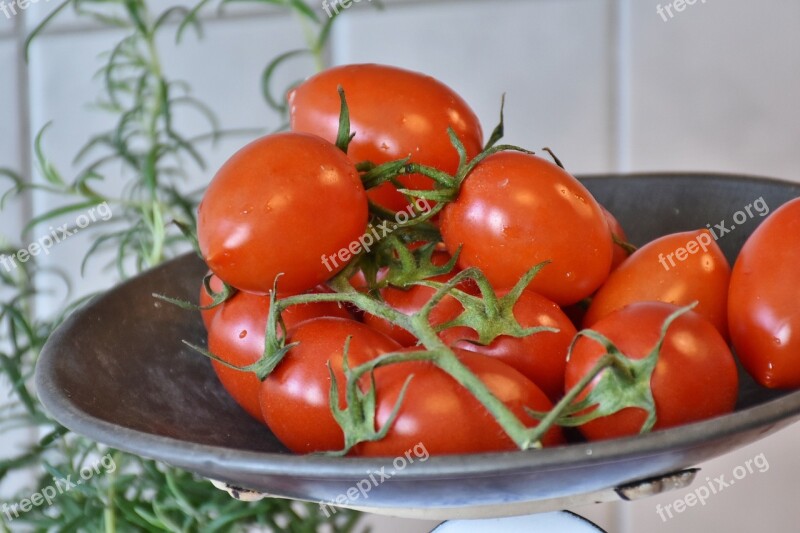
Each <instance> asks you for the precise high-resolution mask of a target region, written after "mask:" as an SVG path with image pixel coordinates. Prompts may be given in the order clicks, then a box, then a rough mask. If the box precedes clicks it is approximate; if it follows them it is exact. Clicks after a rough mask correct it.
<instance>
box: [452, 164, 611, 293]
mask: <svg viewBox="0 0 800 533" xmlns="http://www.w3.org/2000/svg"><path fill="white" fill-rule="evenodd" d="M440 226H441V231H442V237H443V239H444V242H445V244H446V245H447V249H448V251H449V252H450V253H451V254H455V253H456V250H458V249H459V247H461V255H460V256H459V266H460V267H461V268H467V267H472V266H474V267H478V268H480V270H481V271H482V272H483V273H484V274H485V275H486V277H487V278H488V279H489V281H490V282H491V283H492V285H493V286H494V287H495V288H496V289H508V288H511V287H513V286H514V285H515V284H516V283H517V281H518V280H519V279H520V278H521V277H522V276H523V275H524V274H525V273H526V272H528V271H529V270H530V269H531V268H533V267H534V266H536V265H538V264H540V263H542V262H544V261H548V260H549V261H551V263H550V264H548V265H547V266H546V267H545V268H544V269H542V271H541V272H540V273H539V275H537V276H536V278H535V279H534V280H533V282H532V283H531V284H530V286H529V288H530V289H531V290H533V291H535V292H538V293H539V294H542V295H543V296H546V297H547V298H549V299H551V300H553V301H554V302H556V303H557V304H559V305H569V304H573V303H575V302H578V301H580V300H582V299H583V298H586V297H587V296H589V295H591V294H592V293H593V292H594V291H595V290H597V288H598V287H600V285H601V284H602V283H603V281H605V279H606V277H607V276H608V273H609V270H610V268H611V258H612V255H613V243H612V239H611V233H610V231H609V228H608V223H607V222H606V219H605V217H604V215H603V211H602V209H601V208H600V205H599V204H598V203H597V201H595V199H594V198H593V197H592V195H591V193H590V192H589V191H588V190H587V189H586V188H585V187H584V186H583V185H582V184H581V183H580V182H579V181H578V180H577V179H575V178H574V177H572V176H571V175H570V174H569V173H567V172H566V171H565V170H563V169H562V168H560V167H559V166H557V165H555V164H553V163H551V162H549V161H546V160H545V159H542V158H540V157H537V156H533V155H529V154H523V153H519V152H500V153H497V154H494V155H492V156H489V157H487V158H486V159H484V160H483V161H481V162H480V163H479V164H478V165H476V167H475V168H474V170H472V172H471V173H470V174H469V175H468V176H467V178H466V179H465V180H464V182H463V184H462V186H461V191H460V193H459V195H458V198H457V199H456V200H455V201H454V202H453V203H451V204H448V205H447V207H445V208H444V210H443V212H442V216H441V219H440Z"/></svg>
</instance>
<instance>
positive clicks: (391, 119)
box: [289, 64, 483, 211]
mask: <svg viewBox="0 0 800 533" xmlns="http://www.w3.org/2000/svg"><path fill="white" fill-rule="evenodd" d="M338 86H342V88H344V91H345V94H346V97H347V103H348V107H349V109H350V126H351V130H352V131H353V132H354V133H355V134H356V136H355V138H354V139H353V141H352V142H351V143H350V148H349V151H348V154H349V155H350V157H351V158H352V159H353V160H354V161H372V162H373V163H376V164H380V163H385V162H388V161H393V160H397V159H403V158H405V157H408V156H409V155H410V156H411V160H412V162H414V163H420V164H423V165H428V166H431V167H435V168H437V169H439V170H443V171H444V172H447V173H449V174H454V173H455V172H456V170H457V168H458V154H457V152H456V150H455V149H454V148H453V145H452V144H451V143H450V138H449V136H448V133H447V129H448V128H452V129H453V130H454V131H455V133H456V135H457V136H458V138H459V139H460V140H461V142H462V143H463V144H464V147H465V148H466V151H467V156H468V157H469V158H472V157H475V156H476V155H477V154H478V153H480V151H481V149H482V147H483V131H482V130H481V126H480V122H479V121H478V117H477V116H476V115H475V113H474V112H473V111H472V109H470V107H469V105H467V103H466V102H465V101H464V100H463V99H462V98H461V97H460V96H458V95H457V94H456V93H455V92H454V91H453V90H452V89H450V88H449V87H447V86H446V85H444V84H443V83H441V82H439V81H437V80H435V79H433V78H432V77H430V76H426V75H424V74H420V73H417V72H412V71H409V70H403V69H400V68H396V67H390V66H384V65H373V64H370V65H345V66H341V67H334V68H331V69H328V70H326V71H324V72H321V73H319V74H317V75H316V76H313V77H312V78H310V79H308V80H307V81H306V82H305V83H302V84H301V85H300V86H298V87H297V88H296V89H295V90H294V91H292V93H291V94H290V95H289V104H290V113H291V114H290V122H291V128H292V130H294V131H303V132H308V133H314V134H317V135H319V136H321V137H323V138H325V139H327V140H329V141H331V142H334V141H335V139H336V135H337V132H338V129H339V111H340V100H339V94H338V92H337V88H338ZM400 182H401V183H402V184H403V185H404V186H406V187H408V188H411V189H432V188H433V183H432V181H431V180H430V179H429V178H426V177H424V176H421V175H418V174H417V175H409V176H403V177H401V178H400ZM369 197H370V199H371V200H372V201H374V202H376V203H378V204H380V205H382V206H384V207H386V208H388V209H392V210H394V211H400V210H402V209H404V208H405V207H406V205H407V204H408V201H407V200H406V199H405V197H404V196H403V195H401V194H400V193H399V192H397V190H396V189H395V187H394V186H393V185H391V184H389V183H385V184H383V185H381V186H380V187H378V188H375V189H372V190H370V191H369Z"/></svg>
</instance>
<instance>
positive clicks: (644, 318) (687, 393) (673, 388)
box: [565, 302, 738, 440]
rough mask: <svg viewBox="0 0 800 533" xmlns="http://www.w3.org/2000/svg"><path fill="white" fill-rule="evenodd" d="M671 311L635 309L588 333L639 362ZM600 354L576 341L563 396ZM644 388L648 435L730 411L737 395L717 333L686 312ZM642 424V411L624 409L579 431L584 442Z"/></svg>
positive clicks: (729, 357)
mask: <svg viewBox="0 0 800 533" xmlns="http://www.w3.org/2000/svg"><path fill="white" fill-rule="evenodd" d="M677 309H678V308H677V307H676V306H674V305H671V304H667V303H663V302H643V303H636V304H632V305H629V306H627V307H625V308H624V309H621V310H619V311H616V312H614V313H612V314H610V315H608V316H607V317H605V318H603V319H602V320H600V321H599V322H597V323H596V324H595V325H594V326H593V327H592V329H593V330H595V331H597V332H599V333H601V334H603V335H605V336H606V337H607V338H608V339H610V340H611V341H612V342H613V343H614V344H615V345H616V346H617V347H618V348H619V349H620V350H621V351H622V353H624V354H625V355H626V356H628V357H629V358H631V359H642V358H644V357H645V356H647V355H648V354H649V353H650V351H651V350H652V349H653V347H654V346H655V345H656V343H657V342H658V340H659V338H660V335H661V328H662V326H663V324H664V321H665V320H666V319H667V317H668V316H669V315H670V314H672V313H673V312H675V311H676V310H677ZM604 353H605V350H604V348H603V346H601V345H600V344H599V343H597V342H595V341H594V340H591V339H588V338H586V337H581V338H580V339H579V340H578V341H577V342H576V343H575V347H574V349H573V351H572V355H571V357H570V359H569V361H568V362H567V371H566V380H565V384H566V387H565V390H570V389H571V388H572V387H573V386H575V385H576V384H577V383H578V382H579V381H580V380H581V378H583V376H585V375H586V373H587V372H589V369H590V368H592V367H593V366H594V365H595V364H596V363H597V361H598V359H600V357H601V356H602V355H603V354H604ZM607 371H608V370H605V372H607ZM601 375H602V374H601ZM598 379H599V376H598V378H596V379H595V380H594V381H593V382H592V383H591V384H590V385H589V388H590V389H591V388H593V387H594V386H595V385H596V383H597V381H598ZM650 386H651V390H652V392H653V399H654V401H655V406H656V415H657V421H656V424H655V426H654V429H661V428H668V427H673V426H677V425H681V424H687V423H689V422H694V421H698V420H705V419H707V418H712V417H715V416H719V415H722V414H725V413H729V412H731V411H733V408H734V406H735V404H736V397H737V394H738V376H737V372H736V363H735V361H734V358H733V354H732V353H731V351H730V348H728V345H727V344H726V343H725V340H724V339H723V338H722V336H721V335H720V334H719V332H718V331H717V329H716V328H715V327H714V326H713V325H711V323H710V322H708V321H707V320H706V319H705V318H703V317H702V316H700V315H699V314H697V313H695V312H693V311H690V312H688V313H686V314H684V315H682V316H680V317H678V318H677V319H676V320H675V321H674V322H673V323H672V325H671V326H670V328H669V330H668V331H667V335H666V338H665V341H664V345H663V347H662V349H661V352H660V355H659V358H658V361H657V363H656V367H655V370H654V371H653V374H652V376H651V378H650ZM646 418H647V415H646V412H645V411H644V410H643V409H640V408H636V407H628V408H625V409H623V410H621V411H619V412H617V413H615V414H613V415H609V416H605V417H601V418H597V419H595V420H593V421H591V422H587V423H586V424H584V425H582V426H580V427H579V428H580V430H581V432H582V433H583V434H584V436H586V437H587V438H588V439H590V440H600V439H609V438H615V437H623V436H627V435H637V434H638V433H639V430H640V429H641V427H642V425H643V424H644V422H645V420H646Z"/></svg>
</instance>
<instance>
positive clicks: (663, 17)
mask: <svg viewBox="0 0 800 533" xmlns="http://www.w3.org/2000/svg"><path fill="white" fill-rule="evenodd" d="M17 2H19V4H24V2H22V1H21V0H17ZM150 3H151V4H153V5H155V4H159V5H157V6H155V7H154V9H156V8H157V9H161V8H162V6H161V4H162V3H163V4H176V5H183V6H193V5H195V4H196V3H197V2H190V1H181V2H176V1H170V2H167V1H166V0H158V2H150ZM306 3H307V5H308V6H309V8H310V9H311V10H314V11H315V12H316V13H317V15H318V16H319V17H325V14H324V11H323V8H322V4H321V2H318V1H316V0H307V1H306ZM9 4H11V2H10V1H9V0H5V3H2V1H0V6H2V5H9ZM19 4H17V3H15V4H14V5H16V6H17V11H18V14H17V15H16V16H15V15H13V14H12V15H10V16H9V15H8V13H9V11H8V10H3V9H2V7H0V96H2V103H0V132H2V142H0V167H8V168H11V169H14V170H16V171H17V172H19V173H20V174H21V175H22V176H24V177H25V178H26V179H29V178H30V177H31V176H35V175H37V172H38V170H37V165H36V163H35V157H34V153H33V143H34V139H35V136H36V135H37V133H38V132H39V131H40V130H41V129H42V128H43V127H44V126H45V125H46V124H47V123H51V126H50V127H49V129H48V130H47V132H46V135H45V136H44V139H43V142H42V145H43V148H44V150H45V151H46V153H47V157H48V158H49V159H50V160H51V161H52V163H53V164H54V165H55V166H56V167H58V168H59V169H60V170H61V172H62V173H63V174H64V175H65V176H67V177H69V176H71V175H72V174H74V173H75V172H76V170H77V167H76V166H75V165H73V159H74V157H75V154H76V153H78V151H79V149H80V148H81V147H82V146H83V145H84V144H85V143H86V141H87V140H88V139H89V138H91V136H92V135H93V134H96V133H98V132H100V131H105V130H108V129H109V128H111V127H112V126H113V122H114V117H113V116H109V114H107V113H104V112H102V111H101V110H98V109H96V108H94V107H92V106H91V105H90V104H91V103H92V102H94V101H95V100H96V97H97V96H98V94H100V92H101V89H102V77H98V76H96V75H95V73H96V72H97V71H98V69H99V68H100V67H101V66H102V65H103V63H104V61H105V60H104V59H103V57H102V56H101V54H102V53H103V52H107V51H108V50H110V49H111V48H113V46H114V45H115V43H116V42H118V41H119V39H120V38H121V36H122V35H124V34H125V31H124V30H122V29H115V28H113V27H109V26H108V25H103V24H100V23H97V22H93V21H91V20H88V19H86V18H84V17H79V16H76V15H75V14H74V13H73V12H72V11H71V10H66V11H64V12H63V13H62V14H61V15H60V16H59V17H57V18H56V19H54V20H53V21H52V22H51V24H49V25H48V27H47V28H46V29H45V30H44V31H43V32H42V33H41V34H40V35H39V36H38V37H37V38H36V39H35V40H34V41H33V44H32V46H31V48H30V56H29V61H28V62H27V63H26V61H25V58H24V51H23V49H24V43H25V40H26V37H27V36H28V34H29V33H30V32H31V31H32V30H33V28H35V27H36V26H37V25H38V24H39V23H40V22H41V21H42V20H43V19H44V17H46V16H47V14H48V13H50V12H51V11H52V10H53V9H54V8H55V7H56V6H57V5H58V3H57V2H56V1H55V0H53V1H46V0H39V1H38V2H37V3H32V4H30V5H28V7H27V8H26V9H21V8H20V7H19ZM261 4H262V5H258V3H257V2H255V3H252V5H247V6H244V7H241V6H231V7H230V8H226V9H225V10H223V11H222V13H219V12H217V10H216V6H213V7H209V9H206V10H204V11H202V12H201V18H202V23H203V28H204V32H203V36H202V38H198V36H197V35H196V33H195V32H193V31H187V32H186V33H185V34H184V37H183V39H182V40H181V42H180V43H179V44H176V43H175V39H174V32H170V31H165V32H163V33H162V34H161V37H160V41H159V45H160V53H161V60H162V62H163V69H164V71H165V72H168V73H169V76H170V77H171V78H174V79H182V80H186V82H188V84H189V86H190V87H191V94H192V95H193V96H195V97H197V98H198V99H199V100H201V101H202V102H204V103H205V104H206V105H207V106H208V107H209V108H210V109H211V110H212V111H213V112H214V113H215V114H216V115H217V116H218V118H219V120H220V123H221V126H222V127H223V128H227V129H234V128H236V129H238V128H247V129H250V130H249V131H248V132H245V133H243V134H241V135H234V136H230V137H224V138H223V139H222V140H220V141H219V142H218V143H217V144H216V145H213V146H212V145H210V144H209V145H205V146H203V148H202V150H203V157H204V158H205V159H206V168H205V169H201V168H199V167H198V168H196V169H193V170H192V172H191V176H190V177H189V178H188V179H187V180H186V181H185V183H184V184H183V186H184V187H185V188H186V189H185V190H191V189H193V188H200V187H202V186H204V184H206V183H207V182H208V180H209V179H210V177H211V176H212V175H213V173H214V171H215V170H216V169H217V168H218V167H219V165H220V164H221V163H222V162H223V161H224V160H225V159H226V158H227V157H228V156H229V155H230V154H231V153H233V151H235V150H236V149H237V148H238V147H239V146H241V145H242V144H244V143H245V142H246V141H247V140H248V139H250V138H253V137H255V136H256V135H257V134H258V131H260V132H261V133H266V132H268V131H271V130H273V129H275V128H276V127H278V126H279V125H280V121H281V119H280V117H279V116H278V115H277V114H276V113H275V112H274V111H273V110H271V109H270V108H269V107H268V106H267V105H266V103H265V101H264V98H263V96H262V93H261V87H260V83H261V73H262V71H263V69H264V66H265V65H266V64H267V63H268V62H269V61H270V60H271V59H272V58H273V57H275V56H277V55H278V54H280V53H282V52H284V51H286V50H289V49H292V48H296V47H301V46H304V43H305V41H304V39H303V31H304V30H307V28H304V24H303V22H302V21H301V20H300V19H299V18H298V17H297V16H294V15H292V14H291V13H288V12H287V11H286V10H282V9H278V8H274V7H271V6H269V5H265V4H269V2H262V3H261ZM383 4H384V6H385V9H383V10H380V9H377V8H376V6H375V5H374V3H373V2H370V1H368V0H362V1H361V2H359V3H355V4H353V5H352V7H350V8H349V9H348V10H347V11H346V12H344V13H343V14H342V16H341V17H339V19H338V20H337V22H336V24H335V25H334V27H333V30H332V34H331V37H330V41H329V45H328V46H327V48H326V49H325V50H324V53H323V58H324V60H325V61H326V63H328V64H334V65H335V64H344V63H355V62H377V63H387V64H391V65H397V66H400V67H405V68H409V69H413V70H419V71H422V72H425V73H427V74H430V75H432V76H434V77H436V78H438V79H440V80H442V81H443V82H445V83H446V84H448V85H450V86H451V87H452V88H454V89H455V90H456V91H457V92H458V93H460V94H461V95H462V96H463V97H464V98H465V99H466V100H467V101H468V102H469V103H470V104H471V105H472V106H473V108H474V109H475V110H476V112H477V113H478V116H479V117H480V118H481V120H482V121H483V123H484V130H485V131H490V130H491V128H492V127H493V126H494V124H495V123H496V121H497V115H498V109H499V103H500V97H501V95H502V94H503V93H505V94H506V97H507V99H506V140H507V141H509V142H511V143H513V144H519V145H522V146H525V147H529V148H532V149H537V148H540V147H543V146H549V147H551V148H553V149H554V150H555V151H556V153H557V154H558V155H559V157H560V158H561V159H562V161H563V162H564V163H565V165H566V166H567V168H568V169H569V170H571V171H572V172H574V173H577V174H591V173H608V172H638V171H650V170H692V171H719V172H732V173H737V174H752V175H757V176H764V177H772V178H781V179H786V180H793V181H800V172H799V171H798V169H799V168H800V105H798V103H797V95H798V94H800V32H798V31H797V29H798V27H800V3H799V2H796V1H795V0H761V1H759V2H754V1H752V0H726V1H724V2H723V1H720V0H709V1H706V0H697V2H696V3H694V4H692V5H690V4H688V2H686V3H684V2H683V0H676V1H675V2H674V3H673V2H668V1H667V0H660V1H657V0H636V1H634V0H491V1H488V0H484V1H480V0H475V1H468V0H462V1H456V0H453V1H448V0H427V1H423V0H407V1H404V0H383ZM681 6H682V9H680V8H681ZM667 8H669V9H667ZM670 15H671V16H670ZM178 21H179V19H176V20H175V21H174V22H172V21H170V22H167V25H174V26H175V27H177V24H178ZM311 69H313V64H312V62H311V61H310V60H309V61H306V62H304V61H302V60H301V61H298V62H293V63H291V64H287V65H286V67H285V68H284V69H282V70H281V71H280V73H279V77H280V78H281V79H285V80H286V81H290V80H292V79H295V78H298V77H302V76H304V75H306V74H307V73H309V72H310V70H311ZM176 120H177V121H179V123H180V126H181V128H182V130H183V131H185V132H188V133H189V134H194V133H197V134H200V133H203V132H204V131H205V129H204V128H205V123H204V122H203V121H202V120H201V118H198V116H197V115H196V114H190V113H187V114H185V115H178V116H177V117H176ZM107 186H109V187H111V188H112V189H113V186H114V184H113V183H112V184H110V185H107ZM62 201H63V199H60V198H59V197H58V195H55V196H54V195H47V194H42V193H35V194H33V195H29V196H26V197H24V198H23V200H22V201H14V202H9V203H8V204H7V205H6V206H5V207H4V208H3V210H2V212H0V234H2V235H3V236H4V237H5V240H6V242H14V243H18V242H25V243H27V242H29V240H30V239H31V238H32V237H34V236H38V235H40V234H43V230H41V229H34V230H32V232H31V233H29V234H28V235H27V236H26V237H25V238H22V237H21V231H22V229H23V227H24V226H25V224H26V222H27V221H29V220H30V219H31V218H32V217H34V216H36V215H37V214H41V213H43V212H46V211H48V210H51V209H53V208H55V207H57V206H59V205H60V203H59V202H62ZM641 201H642V202H647V198H642V199H641ZM741 207H742V206H732V209H731V212H732V213H733V212H734V211H735V210H737V209H739V208H741ZM772 207H777V206H772ZM26 239H27V240H26ZM786 239H787V245H793V246H800V242H798V239H800V236H797V235H787V236H786ZM92 242H93V236H92V233H91V231H89V230H87V231H86V232H85V233H81V234H79V235H76V236H75V237H72V238H70V240H69V242H68V243H65V244H62V245H59V246H56V247H54V248H53V249H52V250H51V253H50V254H49V255H47V256H41V257H40V259H41V260H42V264H44V265H57V266H59V267H61V268H63V269H65V270H67V271H68V272H70V273H71V274H70V275H71V276H72V277H73V279H74V291H75V292H74V294H75V295H80V294H86V293H88V292H91V291H95V290H99V289H103V288H106V287H108V286H110V285H112V284H113V283H114V280H115V279H116V277H115V273H114V272H113V271H112V272H110V271H109V270H108V269H106V268H104V265H105V261H102V260H101V261H96V262H94V263H92V264H90V265H89V267H88V269H87V271H86V272H85V273H84V274H83V275H80V274H79V271H80V263H81V260H82V258H83V255H84V253H85V251H86V249H87V248H88V247H89V246H90V245H91V244H92ZM60 297H62V295H58V294H56V295H53V296H42V297H41V299H40V300H39V313H45V314H46V313H47V312H48V310H50V308H51V306H54V305H55V304H51V301H55V300H53V299H57V298H60ZM7 388H8V387H7V384H6V385H5V386H4V385H3V384H2V383H0V392H4V391H5V389H7ZM3 401H4V399H3V398H0V404H2V403H3ZM35 437H36V435H35V434H34V433H32V431H30V430H23V431H20V432H17V433H16V434H14V435H11V434H8V435H5V436H4V437H3V440H0V458H2V457H9V456H13V455H14V454H15V450H16V449H17V448H18V447H19V446H22V445H23V444H24V443H25V442H27V441H29V440H31V439H33V438H35ZM798 439H800V427H798V426H795V427H794V428H789V429H787V430H784V431H781V432H779V433H778V434H776V435H775V436H772V437H770V438H767V439H765V440H763V441H760V442H758V443H756V444H754V445H752V446H750V447H747V448H744V449H741V450H739V451H737V452H735V453H733V454H730V455H728V456H725V457H723V458H721V459H718V460H715V461H712V462H710V463H707V464H704V465H701V467H702V469H703V470H702V472H701V475H700V479H701V480H702V479H703V478H704V477H705V476H710V477H712V478H713V477H717V476H720V475H723V474H725V475H726V476H727V477H730V476H731V474H730V473H731V471H732V470H733V469H734V468H735V467H736V466H737V465H743V464H744V463H745V462H746V461H747V460H748V459H751V458H753V457H755V456H757V455H759V454H764V457H765V458H766V459H767V460H768V463H769V469H768V470H766V471H764V472H759V471H756V473H754V474H751V475H749V476H748V477H746V478H745V479H743V480H741V481H740V482H738V483H737V484H736V485H735V486H732V487H730V488H728V489H726V490H725V491H724V492H721V493H720V494H717V495H715V496H714V497H713V498H712V499H710V500H709V501H708V502H707V503H706V505H704V506H696V507H692V508H688V509H687V510H686V511H684V512H683V513H681V514H677V515H675V517H674V518H672V519H668V520H663V519H662V518H661V517H660V516H659V514H658V513H657V511H656V506H657V505H658V504H661V505H666V504H669V503H672V502H674V501H675V500H676V499H678V498H680V497H681V496H682V495H683V494H685V493H687V492H689V491H683V492H675V493H668V494H665V495H663V496H658V497H654V498H650V499H647V500H644V501H640V502H636V503H620V504H607V505H597V506H594V507H586V508H579V509H574V511H576V512H578V513H579V514H582V515H584V516H587V517H588V518H590V519H592V520H594V521H596V522H597V523H598V524H599V525H601V526H603V527H605V528H606V529H607V530H608V531H610V532H615V533H616V532H619V533H633V532H640V531H648V532H657V531H664V532H700V531H707V530H708V529H709V528H710V527H715V528H719V529H727V530H729V531H756V530H758V529H760V528H764V527H768V528H770V530H773V531H796V530H797V523H798V521H800V508H798V506H797V505H796V503H795V494H796V491H797V488H798V486H800V483H799V482H798V481H797V479H798V476H800V454H798V453H797V452H796V449H797V442H798ZM25 481H26V479H25V477H24V475H23V474H19V473H18V474H16V475H15V476H12V477H10V478H7V479H5V480H4V482H3V485H2V493H0V495H2V498H0V501H7V500H6V499H5V498H6V497H7V495H8V494H10V493H13V492H14V490H15V489H16V488H17V487H19V486H20V484H24V483H25ZM371 523H373V524H375V527H376V530H377V531H389V530H397V531H406V532H412V531H428V530H429V529H430V528H431V527H432V525H433V523H430V522H414V521H394V520H386V519H376V520H371Z"/></svg>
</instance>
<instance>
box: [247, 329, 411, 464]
mask: <svg viewBox="0 0 800 533" xmlns="http://www.w3.org/2000/svg"><path fill="white" fill-rule="evenodd" d="M348 337H349V338H350V348H349V351H348V362H349V364H350V367H352V368H354V367H356V366H358V365H360V364H363V363H366V362H367V361H369V360H371V359H374V358H375V357H377V356H379V355H381V354H383V353H388V352H392V351H395V350H399V349H400V345H399V344H397V343H396V342H394V341H393V340H392V339H390V338H389V337H386V336H385V335H383V334H382V333H379V332H377V331H375V330H373V329H371V328H370V327H368V326H365V325H364V324H362V323H360V322H355V321H354V320H346V319H341V318H318V319H315V320H308V321H306V322H303V323H302V324H300V325H298V326H297V327H295V328H294V329H293V330H290V331H289V338H288V339H287V342H288V343H295V342H296V343H299V344H298V345H297V346H295V347H294V348H292V349H291V350H290V351H289V353H288V354H287V355H286V357H285V358H284V359H283V361H281V363H280V364H279V365H278V366H277V367H276V368H275V370H274V371H273V372H272V373H271V374H270V375H269V376H268V377H267V379H265V380H264V382H263V383H262V384H261V390H260V395H259V397H260V401H261V410H262V412H263V413H264V419H265V420H266V422H267V425H268V426H269V428H270V430H272V433H274V434H275V436H276V437H278V439H279V440H280V441H281V442H282V443H283V444H284V446H286V447H287V448H289V449H290V450H291V451H292V452H294V453H313V452H320V451H333V450H341V449H342V448H343V447H344V435H343V434H342V430H341V428H340V427H339V424H338V423H337V422H336V420H335V419H334V418H333V414H332V413H331V408H330V404H329V403H328V402H329V393H330V388H331V378H330V374H329V372H328V367H327V365H326V363H327V362H328V361H330V363H331V368H332V369H333V371H334V374H335V375H336V379H337V380H338V383H339V398H340V400H339V401H340V404H341V407H344V396H345V390H344V389H345V386H344V385H345V377H344V372H343V371H342V353H343V349H344V345H345V341H346V340H347V338H348Z"/></svg>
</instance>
